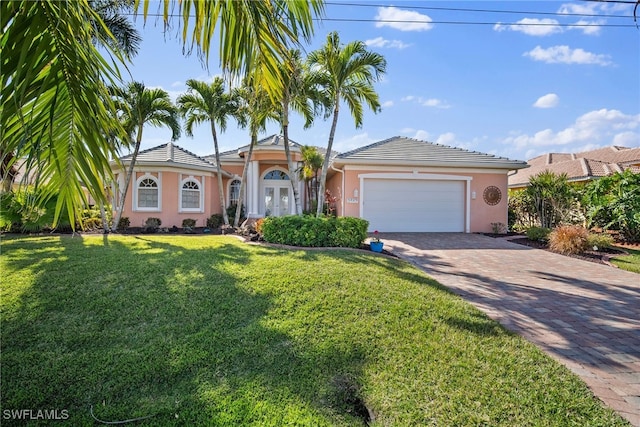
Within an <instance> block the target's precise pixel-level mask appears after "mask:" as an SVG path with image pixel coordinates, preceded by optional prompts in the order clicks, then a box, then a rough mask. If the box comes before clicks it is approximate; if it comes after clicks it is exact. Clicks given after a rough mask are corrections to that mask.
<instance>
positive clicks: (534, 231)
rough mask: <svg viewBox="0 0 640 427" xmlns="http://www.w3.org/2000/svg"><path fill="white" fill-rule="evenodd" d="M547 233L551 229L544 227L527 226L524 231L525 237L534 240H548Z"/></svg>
mask: <svg viewBox="0 0 640 427" xmlns="http://www.w3.org/2000/svg"><path fill="white" fill-rule="evenodd" d="M549 233H551V229H550V228H546V227H529V228H527V231H526V234H527V237H528V238H529V239H530V240H535V241H536V242H546V241H548V240H549Z"/></svg>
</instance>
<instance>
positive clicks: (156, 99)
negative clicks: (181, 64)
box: [111, 82, 180, 231]
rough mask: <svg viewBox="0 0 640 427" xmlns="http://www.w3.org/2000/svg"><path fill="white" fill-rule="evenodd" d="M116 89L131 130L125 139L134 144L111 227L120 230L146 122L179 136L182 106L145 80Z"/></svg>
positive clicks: (120, 111) (116, 100) (117, 101)
mask: <svg viewBox="0 0 640 427" xmlns="http://www.w3.org/2000/svg"><path fill="white" fill-rule="evenodd" d="M112 93H113V100H114V103H115V106H116V111H118V119H119V122H120V123H121V125H122V127H123V128H124V129H126V131H127V140H126V141H125V143H126V145H128V146H129V147H132V146H133V154H132V155H131V160H130V162H129V169H128V171H127V176H126V178H125V182H124V189H123V191H122V192H121V193H120V203H119V204H118V209H117V212H116V216H115V218H114V219H113V224H112V227H111V231H116V229H117V227H118V223H119V222H120V218H121V217H122V211H123V209H124V203H125V200H126V197H127V191H128V190H129V185H130V183H131V176H132V175H133V168H134V167H135V164H136V159H137V157H138V152H139V151H140V143H141V142H142V131H143V129H144V126H145V125H147V124H149V125H151V126H156V127H161V126H167V127H169V128H170V129H171V139H172V140H176V139H178V138H179V137H180V122H179V120H178V118H179V113H178V109H177V108H176V106H175V105H173V103H172V102H171V98H170V97H169V94H168V93H167V92H166V91H164V90H162V89H149V88H147V87H145V86H144V84H143V83H139V82H131V83H129V84H128V85H127V86H126V87H123V88H120V87H118V88H112Z"/></svg>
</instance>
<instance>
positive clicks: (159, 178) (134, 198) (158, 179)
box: [131, 172, 162, 212]
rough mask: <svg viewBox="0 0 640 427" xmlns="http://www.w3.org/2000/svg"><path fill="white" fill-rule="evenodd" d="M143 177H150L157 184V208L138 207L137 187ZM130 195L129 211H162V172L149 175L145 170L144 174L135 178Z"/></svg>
mask: <svg viewBox="0 0 640 427" xmlns="http://www.w3.org/2000/svg"><path fill="white" fill-rule="evenodd" d="M144 179H152V180H154V181H155V182H156V184H157V185H158V207H157V208H141V207H138V187H139V186H140V182H141V181H142V180H144ZM132 193H133V194H132V197H131V205H132V206H131V211H132V212H162V173H161V172H158V176H154V175H151V174H150V173H149V172H145V174H144V175H141V176H140V177H139V178H138V179H136V182H135V186H134V187H133V192H132Z"/></svg>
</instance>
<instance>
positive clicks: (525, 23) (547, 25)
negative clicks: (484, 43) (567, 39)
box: [493, 18, 562, 36]
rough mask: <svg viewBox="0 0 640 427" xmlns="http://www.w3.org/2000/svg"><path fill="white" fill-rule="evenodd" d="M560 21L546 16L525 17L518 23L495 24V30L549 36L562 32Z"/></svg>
mask: <svg viewBox="0 0 640 427" xmlns="http://www.w3.org/2000/svg"><path fill="white" fill-rule="evenodd" d="M558 24H559V23H558V21H557V20H555V19H550V18H544V19H537V18H523V19H521V20H519V21H518V23H517V24H513V25H504V24H500V23H498V24H496V25H494V26H493V29H494V30H495V31H505V30H510V31H518V32H521V33H524V34H527V35H530V36H548V35H551V34H555V33H561V32H562V27H560V25H558Z"/></svg>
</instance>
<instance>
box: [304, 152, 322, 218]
mask: <svg viewBox="0 0 640 427" xmlns="http://www.w3.org/2000/svg"><path fill="white" fill-rule="evenodd" d="M301 151H302V166H301V167H300V169H299V173H300V177H301V178H302V179H303V180H304V183H305V191H306V200H307V206H306V210H307V211H311V210H312V209H314V208H315V206H314V205H313V202H314V201H315V202H316V203H317V202H318V172H319V171H320V170H321V169H322V164H323V163H324V157H323V156H322V154H320V152H319V151H318V148H317V147H313V146H309V145H304V146H302V149H301ZM312 185H313V187H312Z"/></svg>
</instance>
